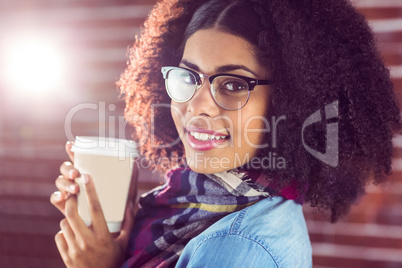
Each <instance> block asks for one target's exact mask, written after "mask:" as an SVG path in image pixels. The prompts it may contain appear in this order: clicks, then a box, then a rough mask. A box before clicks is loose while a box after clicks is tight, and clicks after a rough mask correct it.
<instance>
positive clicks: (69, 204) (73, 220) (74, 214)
mask: <svg viewBox="0 0 402 268" xmlns="http://www.w3.org/2000/svg"><path fill="white" fill-rule="evenodd" d="M64 211H65V213H64V214H65V216H66V219H67V221H68V224H69V226H70V227H71V230H72V231H73V233H74V235H75V237H76V239H78V240H80V241H79V242H83V241H86V238H87V237H89V235H90V232H91V231H90V230H89V229H88V227H87V226H86V224H85V223H84V221H83V220H82V219H81V217H80V215H79V214H78V205H77V196H76V195H71V196H70V197H69V198H68V199H67V200H66V205H65V209H64Z"/></svg>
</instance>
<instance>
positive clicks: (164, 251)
mask: <svg viewBox="0 0 402 268" xmlns="http://www.w3.org/2000/svg"><path fill="white" fill-rule="evenodd" d="M165 179H166V183H165V184H164V185H162V186H160V187H157V188H155V189H154V190H152V191H150V192H148V193H146V194H144V195H143V196H142V197H141V198H140V207H141V209H140V210H139V211H138V213H137V216H136V220H135V226H134V228H133V230H132V232H131V234H130V242H129V246H128V257H127V258H128V260H127V261H126V262H125V263H124V265H123V267H174V266H175V264H176V262H177V260H178V258H179V256H180V253H181V252H182V251H183V249H184V247H185V246H186V244H187V243H188V242H189V241H190V240H191V239H192V238H194V237H195V236H197V235H199V234H200V233H201V232H203V231H204V230H206V229H207V228H208V227H209V226H211V225H212V224H213V223H215V222H217V221H218V220H220V219H221V218H223V217H224V216H226V215H228V214H230V213H232V212H235V211H238V210H241V209H243V208H245V207H248V206H251V205H253V204H255V203H257V202H258V201H260V200H262V199H264V198H267V197H270V196H283V197H285V198H287V199H295V200H297V201H298V202H300V203H301V200H302V199H301V196H300V195H299V192H298V190H297V187H295V186H296V185H291V186H289V187H286V188H284V189H281V190H280V191H277V190H275V189H276V188H277V187H275V186H273V183H270V182H269V180H267V178H266V177H265V176H264V175H262V174H260V173H257V172H247V173H244V172H243V173H242V172H238V171H236V170H231V171H225V172H221V173H215V174H198V173H196V172H194V171H192V170H191V169H189V168H186V167H180V168H177V169H174V170H171V171H169V172H168V173H167V174H166V177H165Z"/></svg>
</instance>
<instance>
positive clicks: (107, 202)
mask: <svg viewBox="0 0 402 268" xmlns="http://www.w3.org/2000/svg"><path fill="white" fill-rule="evenodd" d="M71 151H72V152H74V166H75V168H77V169H78V171H79V172H80V174H88V175H90V176H91V178H92V179H93V181H94V184H95V189H96V192H97V195H98V198H99V201H100V204H101V207H102V210H103V214H104V216H105V219H106V222H107V226H108V229H109V231H110V232H111V233H114V232H119V231H120V229H121V224H122V222H123V218H124V211H125V207H126V203H127V197H128V193H129V188H130V182H131V177H132V173H133V167H134V162H135V159H136V158H137V157H138V150H137V144H136V143H135V142H134V141H129V140H124V139H117V138H107V137H89V136H77V137H76V139H75V142H74V145H73V146H72V148H71ZM76 183H77V184H78V185H79V186H80V192H79V193H78V213H79V215H80V216H81V218H82V219H83V221H84V222H85V224H86V225H87V226H89V225H90V224H91V216H90V213H89V206H88V201H87V197H86V194H85V190H84V187H85V186H84V184H83V180H82V178H81V177H79V178H77V179H76ZM135 190H136V189H135Z"/></svg>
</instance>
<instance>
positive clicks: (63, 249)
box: [54, 231, 70, 265]
mask: <svg viewBox="0 0 402 268" xmlns="http://www.w3.org/2000/svg"><path fill="white" fill-rule="evenodd" d="M54 240H55V241H56V246H57V249H58V250H59V252H60V255H61V258H62V259H63V261H64V263H65V264H66V265H68V263H69V262H70V257H69V255H68V245H67V242H66V240H65V238H64V235H63V231H60V232H58V233H57V234H56V235H55V237H54Z"/></svg>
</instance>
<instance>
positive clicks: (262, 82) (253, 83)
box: [161, 66, 272, 111]
mask: <svg viewBox="0 0 402 268" xmlns="http://www.w3.org/2000/svg"><path fill="white" fill-rule="evenodd" d="M171 70H185V71H187V72H189V73H190V74H192V75H193V76H194V78H195V81H196V84H195V90H194V93H193V94H192V95H191V97H190V98H188V99H187V100H184V101H180V100H176V99H175V98H173V97H172V95H170V92H169V88H168V73H169V72H170V71H171ZM161 72H162V75H163V78H164V79H165V88H166V91H167V93H168V95H169V97H170V98H171V99H172V100H174V101H175V102H180V103H184V102H188V101H189V100H191V99H192V98H193V97H194V96H195V94H196V93H197V91H198V90H199V89H200V88H201V86H202V83H203V81H202V79H201V78H204V79H208V81H209V84H210V87H209V88H210V91H211V95H212V98H213V99H214V102H215V103H216V104H217V105H218V106H219V107H221V108H222V109H225V110H229V111H236V110H240V109H242V108H243V107H244V106H246V104H247V102H248V100H249V98H250V91H252V90H254V87H255V86H259V85H270V84H272V80H261V79H255V78H250V77H247V76H242V75H237V74H228V73H218V74H214V75H211V76H209V75H206V74H201V73H197V72H196V71H193V70H191V69H187V68H184V67H175V66H165V67H162V68H161ZM220 76H229V77H236V78H240V79H242V80H243V81H245V82H246V83H247V85H248V95H247V100H246V102H245V103H244V105H243V106H241V107H240V108H237V109H229V108H226V107H224V106H222V105H220V104H219V103H218V102H217V101H216V99H215V94H214V92H213V91H214V89H213V87H212V85H213V82H214V80H215V79H216V78H218V77H220Z"/></svg>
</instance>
